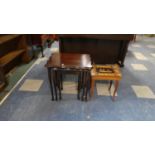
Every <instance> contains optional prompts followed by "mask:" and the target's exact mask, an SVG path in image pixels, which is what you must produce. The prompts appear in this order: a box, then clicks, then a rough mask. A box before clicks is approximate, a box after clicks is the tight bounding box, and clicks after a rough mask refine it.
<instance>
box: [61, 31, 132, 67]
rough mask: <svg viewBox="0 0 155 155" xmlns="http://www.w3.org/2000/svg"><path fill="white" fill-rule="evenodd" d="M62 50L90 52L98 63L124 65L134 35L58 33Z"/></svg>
mask: <svg viewBox="0 0 155 155" xmlns="http://www.w3.org/2000/svg"><path fill="white" fill-rule="evenodd" d="M58 37H59V43H60V51H61V52H67V53H70V52H71V53H81V54H84V53H86V54H90V55H91V57H92V60H93V61H94V62H95V63H97V64H115V63H119V64H120V65H122V66H123V64H124V59H125V55H126V52H127V48H128V44H129V42H130V40H132V39H133V35H128V34H127V35H125V34H123V35H118V34H117V35H115V34H113V35H112V34H110V35H104V34H103V35H102V34H100V35H99V34H98V35H95V34H94V35H93V34H87V35H81V34H79V35H78V34H75V35H73V34H72V35H71V34H70V35H68V34H66V35H64V34H63V35H62V34H61V35H58Z"/></svg>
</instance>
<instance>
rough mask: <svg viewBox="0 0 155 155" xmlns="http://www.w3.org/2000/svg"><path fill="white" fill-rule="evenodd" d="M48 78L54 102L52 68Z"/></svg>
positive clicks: (49, 69)
mask: <svg viewBox="0 0 155 155" xmlns="http://www.w3.org/2000/svg"><path fill="white" fill-rule="evenodd" d="M48 78H49V84H50V90H51V96H52V101H54V94H53V85H52V80H53V79H52V76H51V68H48Z"/></svg>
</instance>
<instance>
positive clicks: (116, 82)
mask: <svg viewBox="0 0 155 155" xmlns="http://www.w3.org/2000/svg"><path fill="white" fill-rule="evenodd" d="M118 86H119V81H118V80H116V81H115V90H114V93H113V97H112V98H113V101H115V95H116V92H117V90H118Z"/></svg>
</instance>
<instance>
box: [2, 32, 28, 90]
mask: <svg viewBox="0 0 155 155" xmlns="http://www.w3.org/2000/svg"><path fill="white" fill-rule="evenodd" d="M30 60H31V57H30V56H29V54H28V46H27V38H26V35H22V34H10V35H0V85H1V86H0V88H2V87H3V86H4V85H5V84H6V83H7V80H6V78H5V74H6V73H8V72H9V71H10V70H11V69H12V68H13V67H15V66H16V65H17V64H18V63H20V62H21V61H23V62H25V63H27V62H29V61H30Z"/></svg>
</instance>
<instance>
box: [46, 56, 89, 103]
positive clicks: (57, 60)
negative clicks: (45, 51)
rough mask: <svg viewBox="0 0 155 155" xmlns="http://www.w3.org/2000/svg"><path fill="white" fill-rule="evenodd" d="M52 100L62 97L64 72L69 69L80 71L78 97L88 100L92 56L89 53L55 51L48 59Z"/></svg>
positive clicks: (47, 65)
mask: <svg viewBox="0 0 155 155" xmlns="http://www.w3.org/2000/svg"><path fill="white" fill-rule="evenodd" d="M46 67H47V69H48V77H49V83H50V90H51V95H52V100H58V99H61V98H62V96H61V90H62V89H63V87H62V74H64V73H66V72H68V71H71V72H73V71H75V72H77V73H78V88H77V89H78V94H77V98H78V99H81V100H84V101H87V95H88V93H89V92H90V79H91V68H92V65H91V58H90V55H89V54H78V53H54V54H52V55H51V57H50V58H49V60H48V61H47V64H46Z"/></svg>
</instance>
